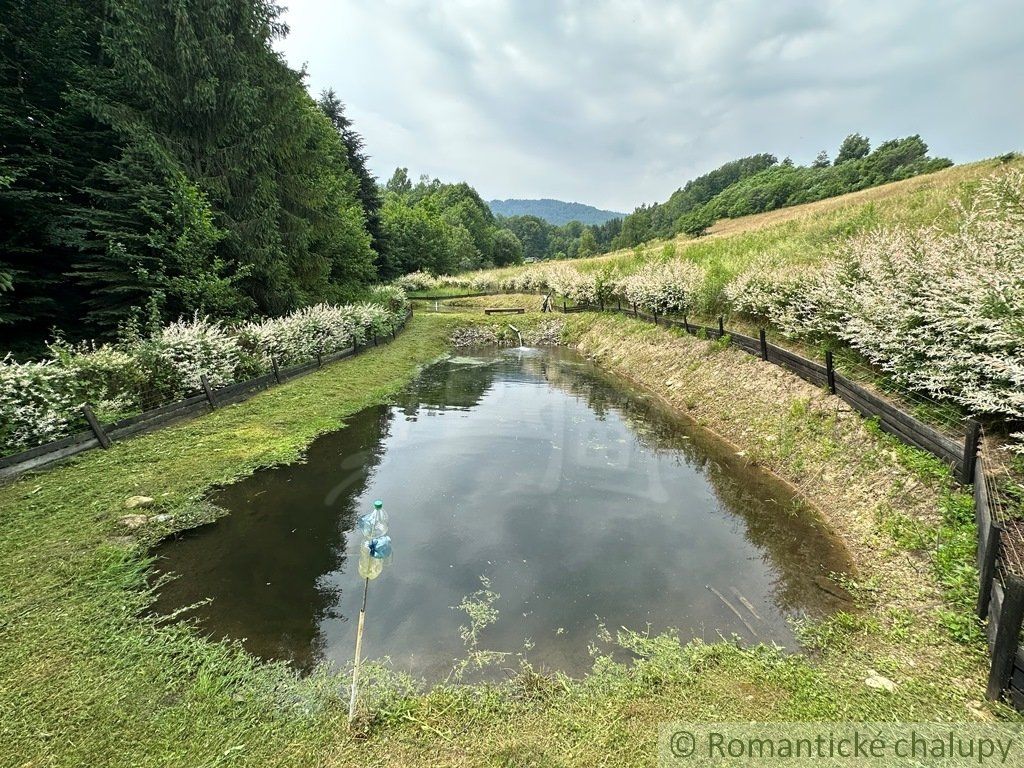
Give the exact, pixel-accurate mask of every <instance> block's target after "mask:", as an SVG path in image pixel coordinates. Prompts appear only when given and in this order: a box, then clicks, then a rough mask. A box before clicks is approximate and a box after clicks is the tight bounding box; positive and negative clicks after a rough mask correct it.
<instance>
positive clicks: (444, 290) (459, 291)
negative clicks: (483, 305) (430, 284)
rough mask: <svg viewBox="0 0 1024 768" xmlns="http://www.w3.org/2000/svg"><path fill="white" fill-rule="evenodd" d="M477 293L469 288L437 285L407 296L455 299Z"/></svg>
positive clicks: (410, 292)
mask: <svg viewBox="0 0 1024 768" xmlns="http://www.w3.org/2000/svg"><path fill="white" fill-rule="evenodd" d="M477 293H479V291H474V290H472V289H471V288H456V287H452V286H442V285H439V286H438V287H437V288H430V289H428V290H425V291H408V292H407V295H408V297H409V298H410V299H433V298H440V299H455V298H458V297H459V296H470V295H473V294H477Z"/></svg>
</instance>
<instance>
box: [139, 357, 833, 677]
mask: <svg viewBox="0 0 1024 768" xmlns="http://www.w3.org/2000/svg"><path fill="white" fill-rule="evenodd" d="M375 498H381V499H383V500H384V502H385V508H386V509H387V511H388V513H389V515H390V517H391V535H392V539H393V540H394V545H395V555H394V563H393V565H392V566H391V567H390V568H389V569H387V570H385V572H384V574H383V575H382V576H381V577H380V578H378V579H377V580H376V581H374V582H372V583H371V585H370V592H369V603H368V621H367V627H366V634H365V639H364V648H365V649H366V653H367V654H368V655H369V656H370V657H374V658H379V657H383V656H389V657H390V658H391V660H392V663H393V664H394V665H395V666H396V667H398V668H401V669H404V670H407V671H409V672H412V673H413V674H415V675H417V676H422V677H426V678H427V679H433V680H436V679H441V678H443V677H445V675H446V674H447V673H448V672H449V670H450V669H451V667H452V663H453V660H454V659H456V658H457V657H459V656H460V655H461V654H462V653H463V643H462V640H461V639H460V637H459V627H460V626H461V625H464V624H466V615H465V614H464V613H463V612H461V611H459V610H457V609H455V608H454V607H453V606H457V605H458V604H459V603H460V602H461V601H462V599H463V598H464V597H465V596H467V595H469V594H471V593H473V592H475V591H476V590H478V589H479V588H480V577H481V576H485V577H487V578H488V579H489V580H490V583H491V587H492V589H493V590H494V591H495V592H497V593H499V594H500V598H499V599H498V600H497V601H496V602H495V603H494V607H496V608H497V609H498V611H499V618H498V621H497V622H496V623H495V624H493V625H492V626H490V627H488V628H487V629H485V630H484V632H483V633H482V637H481V643H482V645H483V646H484V647H486V648H488V649H492V650H498V651H509V652H513V653H515V652H522V651H523V649H524V647H526V646H529V647H530V650H529V651H528V653H527V654H526V655H527V657H528V658H529V659H530V660H531V661H532V662H533V663H534V664H535V665H537V666H540V667H544V668H547V669H560V670H563V671H565V672H568V673H570V674H578V673H582V672H584V671H586V669H588V668H589V666H590V662H591V659H590V656H589V654H588V644H589V643H590V641H592V640H593V639H594V638H595V636H596V634H597V631H598V628H599V626H600V625H602V624H603V625H605V626H607V627H608V628H609V629H611V630H612V631H614V630H615V629H617V628H619V627H621V626H625V627H629V628H631V629H637V630H642V631H646V630H647V629H648V627H649V628H650V629H651V630H652V631H654V632H659V631H663V630H666V629H669V628H676V629H678V630H679V633H680V635H681V637H683V638H684V639H686V638H691V637H700V638H704V639H707V640H709V641H710V640H716V639H718V638H719V637H720V636H724V637H730V636H732V635H737V636H739V637H740V638H742V639H743V640H744V641H745V642H747V643H751V642H756V641H758V640H760V641H766V642H775V643H778V644H780V645H784V646H787V647H791V648H792V647H796V643H795V640H794V637H793V633H792V629H791V626H790V624H789V622H788V619H790V618H795V617H800V616H805V615H809V616H821V615H823V614H826V613H827V612H829V611H833V610H836V609H837V608H840V607H846V606H845V604H844V603H843V602H842V598H841V597H838V596H837V594H836V593H840V594H841V590H838V589H836V587H835V585H834V582H832V581H831V578H830V577H831V575H832V574H835V573H844V572H849V570H850V569H851V565H850V561H849V558H848V555H847V553H846V552H845V550H844V549H843V548H842V546H841V544H839V542H838V541H837V540H836V539H835V538H834V536H832V535H831V534H830V533H829V531H828V530H827V528H826V527H825V526H824V524H823V523H822V522H821V520H820V519H819V518H818V517H817V516H816V515H815V514H814V513H813V512H811V511H809V510H807V509H806V508H804V507H803V506H802V505H800V504H799V503H798V502H797V501H796V500H795V499H794V498H793V497H792V495H791V494H790V493H789V492H788V491H787V489H786V488H785V487H784V486H783V485H782V484H780V483H778V482H777V481H775V480H774V479H773V478H771V477H770V476H768V475H766V474H764V473H761V472H759V471H756V470H753V469H751V468H749V467H746V466H744V463H743V460H742V458H740V457H737V456H736V455H735V454H734V453H733V452H732V451H731V450H730V449H728V448H727V447H725V446H723V445H722V444H721V442H719V441H717V440H715V439H714V438H712V437H709V436H708V435H707V434H706V433H704V432H703V431H702V430H700V429H699V428H697V427H695V426H693V425H690V424H688V423H687V422H685V421H683V420H681V419H679V418H678V417H676V416H675V415H674V414H672V413H671V412H669V411H667V410H666V409H665V408H664V407H662V406H661V405H660V404H658V403H657V402H656V401H654V400H652V399H651V398H649V397H648V396H645V395H644V394H643V393H641V392H638V391H636V390H635V389H632V388H631V387H629V386H627V385H625V384H624V383H623V382H622V381H620V380H617V379H614V378H612V377H610V376H608V375H607V374H604V373H602V372H600V371H599V370H598V369H596V368H595V367H594V366H593V365H591V364H590V363H588V362H586V361H585V360H584V359H582V358H581V357H579V356H578V355H576V354H574V353H572V352H569V351H566V350H536V349H519V350H484V351H479V352H475V353H472V354H469V355H465V356H459V357H452V358H449V359H447V360H445V361H442V362H440V363H437V364H435V365H433V366H431V367H429V368H428V369H426V370H425V371H424V372H423V374H422V375H421V376H420V377H419V378H418V379H417V380H416V381H415V382H414V383H413V384H411V385H410V386H409V387H408V389H407V390H406V391H405V392H404V393H402V394H401V395H400V396H399V397H398V398H397V399H396V401H395V403H394V404H393V405H388V406H375V407H371V408H368V409H366V410H364V411H362V412H360V413H357V414H355V415H354V416H352V417H351V419H350V420H349V422H348V426H347V427H346V428H345V429H342V430H339V431H338V432H335V433H332V434H328V435H324V436H322V437H320V438H319V439H317V440H316V441H315V442H314V443H313V444H312V445H311V446H310V449H309V451H308V455H307V459H306V461H305V462H304V463H301V464H293V465H290V466H284V467H277V468H273V469H268V470H264V471H260V472H257V473H256V474H254V475H253V476H251V477H249V478H247V479H245V480H243V481H241V482H239V483H237V484H235V485H232V486H229V487H227V488H224V489H223V490H221V491H220V492H218V493H217V494H216V495H215V497H214V501H215V502H216V503H217V504H219V505H221V506H223V507H225V508H226V509H228V510H229V511H230V513H231V514H230V515H228V516H226V517H223V518H221V519H220V520H218V521H217V522H215V523H213V524H211V525H208V526H204V527H203V528H200V529H198V530H196V531H193V532H191V533H188V534H186V535H184V536H182V537H180V538H178V539H175V540H171V541H168V542H166V543H164V544H163V545H161V546H160V547H159V548H158V550H157V555H158V556H159V557H160V561H159V562H158V569H159V571H161V572H168V571H170V572H174V573H176V574H178V578H176V579H175V580H173V581H171V582H170V583H168V584H167V585H165V586H164V587H162V589H161V591H160V593H159V599H158V603H157V606H156V608H157V610H158V611H160V612H170V611H172V610H175V609H177V608H180V607H182V606H186V605H190V604H192V603H196V602H198V601H202V600H205V599H206V598H212V599H211V600H210V601H209V602H207V603H205V604H204V605H201V606H199V607H197V608H195V609H193V610H191V611H190V612H189V614H188V615H191V616H192V617H194V618H196V619H197V620H198V621H199V623H200V626H201V627H202V628H203V629H204V630H205V631H206V632H208V633H209V634H210V635H211V636H213V637H230V638H239V639H243V642H244V644H245V646H246V647H247V648H248V649H249V650H250V651H251V652H253V653H254V654H256V655H257V656H261V657H263V658H273V659H288V660H290V661H291V662H292V663H293V664H294V665H295V666H296V667H298V668H300V669H302V670H309V669H311V668H312V667H313V666H315V665H316V664H317V663H319V662H323V661H327V662H335V663H338V664H344V663H346V662H348V661H349V660H350V659H351V656H352V651H353V645H354V636H355V624H356V621H355V617H356V616H357V615H358V608H359V602H360V600H361V597H362V581H361V579H360V578H359V576H358V574H357V572H356V561H357V559H358V557H357V556H356V555H355V552H356V546H357V544H358V540H359V536H358V534H357V533H353V531H352V529H353V525H354V521H355V518H356V517H357V516H358V514H360V513H362V512H365V511H367V510H369V508H370V507H371V505H372V502H373V499H375ZM737 614H738V615H737Z"/></svg>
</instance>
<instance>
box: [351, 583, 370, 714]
mask: <svg viewBox="0 0 1024 768" xmlns="http://www.w3.org/2000/svg"><path fill="white" fill-rule="evenodd" d="M369 590H370V580H369V578H367V579H366V581H365V582H364V583H363V607H362V608H360V609H359V627H358V628H357V629H356V658H355V663H353V665H352V694H351V696H350V697H349V700H348V724H349V725H352V721H353V720H354V719H355V716H356V685H357V684H358V682H359V658H360V656H361V655H362V652H363V624H364V622H365V621H366V593H367V592H368V591H369Z"/></svg>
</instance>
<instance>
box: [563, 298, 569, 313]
mask: <svg viewBox="0 0 1024 768" xmlns="http://www.w3.org/2000/svg"><path fill="white" fill-rule="evenodd" d="M568 311H569V305H568V303H567V302H566V300H565V299H564V298H563V299H562V314H563V315H564V314H565V313H566V312H568Z"/></svg>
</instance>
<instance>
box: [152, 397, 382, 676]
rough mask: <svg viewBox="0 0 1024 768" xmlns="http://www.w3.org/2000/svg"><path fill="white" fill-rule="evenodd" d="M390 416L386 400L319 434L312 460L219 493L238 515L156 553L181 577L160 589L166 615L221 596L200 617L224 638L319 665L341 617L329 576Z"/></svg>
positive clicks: (339, 561)
mask: <svg viewBox="0 0 1024 768" xmlns="http://www.w3.org/2000/svg"><path fill="white" fill-rule="evenodd" d="M391 418H392V415H391V411H390V409H389V408H387V407H384V406H376V407H372V408H367V409H365V410H363V411H360V412H359V413H356V414H354V415H353V416H351V417H350V418H349V419H347V420H346V428H345V429H342V430H339V431H337V432H332V433H329V434H326V435H323V436H321V437H320V438H318V439H317V440H315V441H314V442H313V443H312V445H311V446H310V448H309V450H308V452H307V460H306V461H305V462H303V463H298V464H290V465H286V466H281V467H274V468H271V469H266V470H261V471H259V472H256V473H255V474H253V475H250V476H249V477H247V478H245V479H243V480H241V481H240V482H238V483H235V484H233V485H230V486H228V487H226V488H224V489H223V490H221V491H220V492H219V493H218V494H216V496H215V498H214V501H215V502H216V503H217V504H218V505H220V506H222V507H224V508H226V509H228V510H229V511H231V512H233V513H235V514H232V515H231V516H230V517H228V518H223V519H222V520H220V521H218V522H217V523H214V526H213V527H210V528H207V529H205V530H200V531H197V532H196V533H195V535H190V536H186V537H184V538H182V539H181V540H178V541H173V542H169V543H168V544H167V545H165V546H162V547H161V548H160V549H159V550H158V551H157V555H159V556H161V557H164V558H166V560H164V561H162V562H160V563H159V564H158V567H159V570H161V571H164V572H167V571H173V572H175V573H178V574H180V575H181V578H178V579H175V580H174V581H172V582H170V583H169V584H167V585H166V586H165V587H163V588H162V589H161V590H160V594H159V597H158V600H157V604H156V606H155V607H156V610H157V612H159V613H167V612H170V611H172V610H175V609H177V608H180V607H182V606H185V605H189V604H192V603H195V602H198V601H200V600H203V599H205V598H208V597H212V598H213V602H212V603H207V604H205V605H203V606H200V607H199V608H198V609H196V611H195V615H196V616H197V617H198V618H199V619H200V621H201V622H202V623H203V624H207V622H208V625H209V626H210V627H216V632H217V635H218V637H219V636H223V635H228V636H231V637H244V638H246V640H245V641H244V643H245V646H246V647H247V648H248V650H249V651H250V652H252V653H253V654H255V655H256V656H260V657H263V658H278V659H279V658H286V659H291V660H292V661H293V663H294V664H295V666H296V667H297V668H299V669H303V670H309V669H311V668H312V667H313V666H314V665H315V663H316V662H317V661H318V660H319V659H320V658H323V655H324V651H325V649H326V645H327V638H326V637H324V636H323V634H322V630H321V627H322V625H323V623H324V621H325V620H326V619H328V618H332V617H333V618H338V617H337V616H336V606H337V605H338V600H339V598H340V590H339V589H338V587H337V586H335V585H332V584H331V583H330V582H329V581H328V579H329V578H330V574H332V573H334V572H336V571H339V570H340V569H342V567H343V566H344V565H345V560H346V558H347V553H346V550H347V544H348V532H349V531H351V529H352V528H353V527H354V524H355V518H356V516H357V514H358V513H359V512H360V511H361V510H359V509H358V508H357V504H358V500H359V498H360V496H361V495H362V494H363V493H364V492H365V491H366V487H367V481H368V479H369V477H370V474H371V472H372V471H373V469H374V468H375V467H376V466H377V465H378V464H379V463H380V461H381V458H382V456H383V450H384V444H385V440H386V438H387V435H388V432H389V429H390V423H391ZM325 489H326V490H325ZM282 511H285V512H286V514H282ZM254 630H256V631H254Z"/></svg>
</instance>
